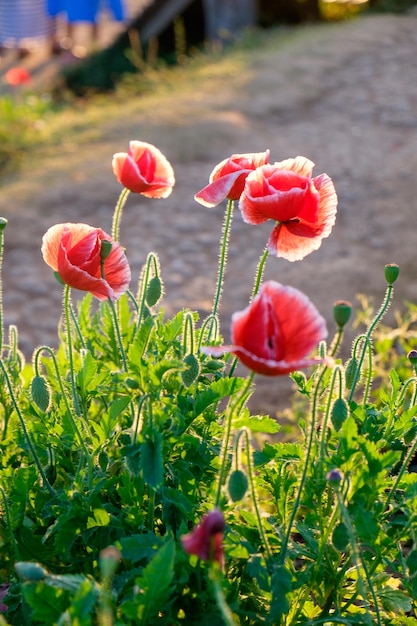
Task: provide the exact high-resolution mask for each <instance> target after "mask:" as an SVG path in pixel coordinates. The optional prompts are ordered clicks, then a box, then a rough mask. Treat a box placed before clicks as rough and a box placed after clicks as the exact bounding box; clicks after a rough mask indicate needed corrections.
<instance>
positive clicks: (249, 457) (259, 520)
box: [243, 428, 272, 559]
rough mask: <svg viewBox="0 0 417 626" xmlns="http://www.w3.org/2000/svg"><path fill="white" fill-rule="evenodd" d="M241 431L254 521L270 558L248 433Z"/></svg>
mask: <svg viewBox="0 0 417 626" xmlns="http://www.w3.org/2000/svg"><path fill="white" fill-rule="evenodd" d="M243 433H244V436H245V443H246V462H247V468H248V478H249V484H250V489H251V493H252V502H253V506H254V509H255V515H256V521H257V523H258V531H259V535H260V537H261V540H262V543H263V544H264V548H265V550H266V553H267V555H268V559H272V550H271V548H270V545H269V543H268V539H267V537H266V534H265V531H264V527H263V525H262V518H261V513H260V510H259V504H258V498H257V495H256V488H255V481H254V478H253V460H252V455H251V448H250V441H249V434H248V431H247V430H246V428H245V429H244V431H243Z"/></svg>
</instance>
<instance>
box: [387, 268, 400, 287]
mask: <svg viewBox="0 0 417 626" xmlns="http://www.w3.org/2000/svg"><path fill="white" fill-rule="evenodd" d="M399 273H400V268H399V266H398V265H397V264H396V263H388V264H387V265H386V266H385V280H386V281H387V283H388V284H389V285H393V284H394V283H395V281H396V280H397V278H398V274H399Z"/></svg>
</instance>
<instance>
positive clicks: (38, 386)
mask: <svg viewBox="0 0 417 626" xmlns="http://www.w3.org/2000/svg"><path fill="white" fill-rule="evenodd" d="M30 393H31V396H32V400H33V402H34V403H35V404H36V406H37V407H38V409H40V410H41V411H43V413H46V411H47V410H48V408H49V404H50V401H51V394H50V390H49V386H48V383H47V382H46V380H45V378H44V377H43V376H34V377H33V378H32V382H31V385H30Z"/></svg>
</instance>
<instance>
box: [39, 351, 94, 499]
mask: <svg viewBox="0 0 417 626" xmlns="http://www.w3.org/2000/svg"><path fill="white" fill-rule="evenodd" d="M44 351H45V352H48V354H49V355H50V357H51V358H52V363H53V364H54V369H55V374H56V380H57V382H58V385H59V389H60V391H61V395H62V399H63V401H64V404H65V408H66V410H67V415H68V419H69V421H70V423H71V427H72V430H73V431H74V434H75V436H76V438H77V439H78V443H79V445H80V447H81V449H82V451H83V453H84V456H85V458H86V459H87V464H88V476H89V480H88V483H89V487H91V484H92V460H91V455H90V453H89V451H88V448H87V445H86V443H85V440H84V437H83V436H82V434H81V432H80V430H79V428H78V425H77V422H76V419H75V417H74V415H73V413H72V408H71V405H70V403H69V401H68V396H67V392H66V390H65V386H64V383H63V381H62V376H61V372H60V371H59V367H58V361H57V360H56V356H55V353H54V351H53V350H52V348H50V347H49V346H40V348H37V350H36V352H35V353H34V356H33V363H34V368H35V374H36V376H40V367H39V359H40V356H41V354H42V352H44ZM71 370H72V366H71ZM86 427H87V426H86ZM87 430H88V428H87Z"/></svg>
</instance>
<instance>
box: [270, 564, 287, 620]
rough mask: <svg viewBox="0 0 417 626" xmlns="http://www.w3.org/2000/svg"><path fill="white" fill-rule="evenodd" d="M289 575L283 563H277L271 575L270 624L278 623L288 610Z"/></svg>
mask: <svg viewBox="0 0 417 626" xmlns="http://www.w3.org/2000/svg"><path fill="white" fill-rule="evenodd" d="M291 588H292V585H291V576H290V574H289V573H288V571H287V570H286V569H285V567H284V566H283V565H277V566H276V567H275V568H274V571H273V573H272V576H271V591H272V598H271V609H270V613H269V621H270V623H272V624H280V623H281V617H282V616H283V615H284V613H287V612H288V609H289V607H290V605H289V602H288V598H287V597H286V596H287V594H288V593H289V592H290V591H291Z"/></svg>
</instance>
